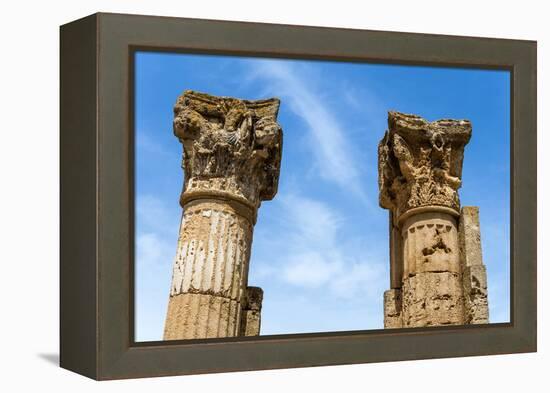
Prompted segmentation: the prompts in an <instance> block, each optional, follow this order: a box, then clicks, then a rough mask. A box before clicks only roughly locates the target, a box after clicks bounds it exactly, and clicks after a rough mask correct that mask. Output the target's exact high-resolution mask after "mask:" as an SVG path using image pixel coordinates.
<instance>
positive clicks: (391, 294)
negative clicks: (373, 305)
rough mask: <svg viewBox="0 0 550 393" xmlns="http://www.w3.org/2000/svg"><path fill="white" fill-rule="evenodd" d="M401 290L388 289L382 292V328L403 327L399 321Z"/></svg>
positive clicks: (401, 321)
mask: <svg viewBox="0 0 550 393" xmlns="http://www.w3.org/2000/svg"><path fill="white" fill-rule="evenodd" d="M401 300H402V299H401V290H400V289H388V290H387V291H385V292H384V327H385V328H388V329H389V328H400V327H403V320H402V319H401V310H402V306H401Z"/></svg>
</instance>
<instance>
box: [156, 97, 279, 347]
mask: <svg viewBox="0 0 550 393" xmlns="http://www.w3.org/2000/svg"><path fill="white" fill-rule="evenodd" d="M278 110H279V100H278V99H269V100H259V101H246V100H240V99H236V98H229V97H214V96H211V95H208V94H204V93H198V92H194V91H185V92H184V93H183V94H182V95H181V96H180V97H179V98H178V100H177V102H176V105H175V107H174V115H175V118H174V134H175V135H176V137H177V138H178V139H179V141H180V142H181V143H182V144H183V170H184V173H185V180H184V185H183V192H182V194H181V197H180V205H181V206H182V208H183V215H182V219H181V225H180V233H179V238H178V245H177V252H176V257H175V261H174V267H173V274H172V284H171V288H170V300H169V303H168V313H167V317H166V323H165V328H164V339H165V340H176V339H192V338H211V337H212V338H213V337H233V336H239V335H246V336H254V335H258V334H259V332H260V317H261V307H262V297H263V292H262V290H261V288H257V287H249V286H248V265H249V261H250V247H251V243H252V233H253V229H254V224H255V223H256V217H257V213H258V208H259V207H260V204H261V202H262V201H265V200H270V199H272V198H273V197H274V196H275V194H276V193H277V185H278V181H279V169H280V163H281V146H282V137H283V136H282V130H281V127H280V126H279V124H278V123H277V113H278Z"/></svg>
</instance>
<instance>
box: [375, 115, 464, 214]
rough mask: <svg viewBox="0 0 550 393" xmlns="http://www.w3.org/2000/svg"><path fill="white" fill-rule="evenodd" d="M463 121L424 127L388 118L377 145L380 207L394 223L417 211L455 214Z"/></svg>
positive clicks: (412, 119)
mask: <svg viewBox="0 0 550 393" xmlns="http://www.w3.org/2000/svg"><path fill="white" fill-rule="evenodd" d="M471 133H472V126H471V124H470V122H469V121H467V120H450V119H444V120H438V121H434V122H431V123H430V122H427V121H426V120H424V119H423V118H421V117H419V116H415V115H406V114H403V113H399V112H389V113H388V130H387V131H386V133H385V135H384V138H382V140H381V141H380V143H379V145H378V183H379V191H380V195H379V196H380V206H381V207H383V208H386V209H390V210H391V211H392V212H393V213H394V216H395V217H396V218H397V217H399V216H401V215H402V214H403V213H405V212H406V211H408V210H410V209H413V208H417V207H423V206H442V207H445V208H450V209H452V210H454V211H456V212H457V214H458V212H459V209H460V201H459V197H458V189H459V188H460V186H461V177H462V160H463V157H464V146H465V145H466V144H467V143H468V141H469V140H470V136H471Z"/></svg>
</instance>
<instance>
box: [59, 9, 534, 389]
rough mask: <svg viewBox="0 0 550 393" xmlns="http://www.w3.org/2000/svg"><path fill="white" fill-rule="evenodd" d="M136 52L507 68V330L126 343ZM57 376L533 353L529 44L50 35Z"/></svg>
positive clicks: (100, 32)
mask: <svg viewBox="0 0 550 393" xmlns="http://www.w3.org/2000/svg"><path fill="white" fill-rule="evenodd" d="M136 50H153V51H167V52H183V53H216V54H227V55H247V56H264V57H282V58H302V59H325V60H337V61H350V62H370V63H387V64H411V65H431V66H453V67H468V68H482V69H505V70H509V71H510V72H511V97H512V102H511V134H512V135H511V168H510V176H511V253H510V260H511V261H510V273H511V274H510V276H511V291H510V297H511V298H510V305H511V309H510V316H511V322H510V323H498V324H489V325H467V326H452V327H451V326H449V327H435V328H433V327H432V328H414V329H396V330H393V329H392V330H368V331H353V332H333V333H312V334H290V335H277V336H258V337H237V338H227V339H208V340H185V341H170V342H166V341H164V342H163V341H160V342H147V343H136V342H135V341H134V336H133V323H134V315H133V307H134V306H133V301H134V295H133V289H134V288H133V282H134V276H133V268H134V267H133V253H134V251H133V249H134V231H133V217H134V206H133V202H134V190H133V176H134V167H133V132H134V130H133V87H134V86H133V63H134V62H133V56H134V53H135V51H136ZM60 76H61V139H60V145H61V261H60V263H61V267H60V275H61V276H60V280H61V294H60V303H61V304H60V306H61V312H60V326H61V332H60V334H61V347H60V364H61V367H63V368H66V369H69V370H72V371H75V372H77V373H80V374H83V375H85V376H88V377H90V378H94V379H98V380H105V379H120V378H137V377H150V376H163V375H178V374H197V373H212V372H224V371H241V370H261V369H277V368H290V367H308V366H322V365H336V364H353V363H366V362H384V361H397V360H411V359H428V358H445V357H458V356H475V355H490V354H506V353H519V352H534V351H536V338H537V314H536V311H537V307H536V302H537V299H536V249H537V244H536V220H537V217H536V213H537V208H536V202H537V201H536V196H537V184H536V179H537V174H536V160H537V158H536V107H537V105H536V42H533V41H521V40H504V39H489V38H471V37H456V36H443V35H427V34H411V33H395V32H381V31H364V30H352V29H335V28H320V27H303V26H288V25H274V24H257V23H242V22H225V21H210V20H197V19H182V18H169V17H154V16H137V15H120V14H104V13H99V14H94V15H91V16H88V17H86V18H83V19H80V20H78V21H75V22H71V23H68V24H66V25H63V26H62V27H61V75H60Z"/></svg>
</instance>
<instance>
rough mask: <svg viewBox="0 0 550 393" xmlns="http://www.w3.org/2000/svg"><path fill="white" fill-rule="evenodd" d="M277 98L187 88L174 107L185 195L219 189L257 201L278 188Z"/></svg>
mask: <svg viewBox="0 0 550 393" xmlns="http://www.w3.org/2000/svg"><path fill="white" fill-rule="evenodd" d="M278 110H279V100H278V99H276V98H273V99H268V100H257V101H248V100H240V99H237V98H231V97H216V96H211V95H209V94H205V93H199V92H195V91H191V90H187V91H185V92H184V93H183V94H182V95H181V96H180V97H179V98H178V100H177V102H176V105H175V106H174V134H175V135H176V136H177V137H178V139H179V140H180V142H181V143H182V144H183V151H184V152H183V156H184V158H183V169H184V171H185V183H184V190H183V194H184V195H185V194H186V193H192V192H195V193H196V192H204V191H209V190H210V191H215V192H218V193H221V194H225V195H228V196H234V197H236V198H238V199H242V200H245V201H247V202H248V203H249V204H251V205H253V206H256V207H257V206H259V204H260V202H261V201H262V200H268V199H272V198H273V197H274V196H275V194H276V193H277V185H278V179H279V170H280V163H281V149H282V129H281V127H280V125H279V124H278V123H277V113H278Z"/></svg>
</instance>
